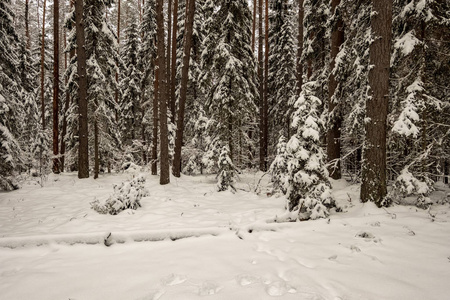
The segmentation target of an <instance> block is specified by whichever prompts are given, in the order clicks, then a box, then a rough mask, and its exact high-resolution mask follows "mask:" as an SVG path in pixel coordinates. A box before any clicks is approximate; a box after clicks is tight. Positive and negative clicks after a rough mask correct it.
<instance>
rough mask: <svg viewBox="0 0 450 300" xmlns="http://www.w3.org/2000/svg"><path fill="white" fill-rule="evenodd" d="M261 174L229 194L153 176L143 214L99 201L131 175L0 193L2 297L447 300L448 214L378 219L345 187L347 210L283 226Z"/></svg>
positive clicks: (53, 180)
mask: <svg viewBox="0 0 450 300" xmlns="http://www.w3.org/2000/svg"><path fill="white" fill-rule="evenodd" d="M261 175H262V174H261V173H256V174H254V173H246V174H244V175H242V176H241V181H240V183H239V184H238V191H237V193H235V194H233V193H231V192H220V193H219V192H216V190H215V183H216V180H215V178H214V176H212V175H211V176H196V177H188V176H182V177H181V178H179V179H176V178H172V179H171V180H172V182H171V184H169V185H165V186H160V185H159V178H158V177H156V176H151V175H149V174H147V175H145V177H146V178H147V182H146V187H147V189H148V191H149V196H147V197H144V198H142V200H141V204H142V207H141V208H139V209H137V210H136V211H132V210H125V211H123V212H121V213H120V214H118V215H115V216H112V215H101V214H98V213H97V212H96V211H94V210H93V209H91V206H90V202H92V201H94V200H95V199H103V198H106V197H108V196H109V195H110V194H112V192H113V188H112V185H113V184H118V183H121V182H123V181H125V180H130V179H131V178H132V176H133V173H125V174H115V175H104V176H101V177H100V178H99V179H97V180H94V179H84V180H78V179H77V177H76V174H73V173H69V174H61V175H51V176H50V177H49V179H48V181H46V182H45V186H44V187H43V188H41V187H40V186H39V185H38V184H37V183H36V182H33V181H28V182H26V183H25V184H24V186H23V188H22V189H20V190H17V191H14V192H0V299H11V300H13V299H14V300H17V299H27V300H28V299H43V300H44V299H45V300H51V299H73V300H85V299H110V300H111V299H117V300H124V299H131V300H138V299H141V300H142V299H148V300H150V299H162V300H164V299H199V298H206V299H233V300H239V299H243V300H247V299H272V298H273V297H279V298H281V299H311V300H312V299H315V300H322V299H327V300H328V299H331V300H338V299H339V300H344V299H345V300H349V299H355V300H356V299H358V300H361V299H374V300H378V299H384V300H389V299H392V300H394V299H395V300H398V299H408V300H411V299H418V300H419V299H420V300H421V299H429V300H431V299H448V295H449V294H450V285H449V278H450V205H449V204H443V205H433V206H432V207H431V210H430V211H425V210H421V209H418V208H416V207H414V206H400V205H396V206H393V207H390V208H388V209H379V208H376V207H375V206H374V205H373V204H371V203H368V204H361V203H359V185H351V184H349V183H347V182H345V180H341V181H334V182H333V188H334V189H333V193H334V196H335V198H336V200H337V202H338V204H339V205H340V206H341V207H344V208H345V209H344V212H341V213H332V215H331V216H330V218H329V219H320V220H316V221H307V222H291V223H273V220H274V219H275V218H276V217H277V216H281V215H283V214H284V213H285V209H284V206H285V199H284V198H283V197H279V198H277V197H268V196H267V195H266V188H267V185H268V178H267V176H266V177H264V178H263V181H262V182H261V186H262V192H261V193H260V195H257V194H256V193H254V192H253V191H254V189H255V186H256V185H257V183H258V181H259V179H260V177H261ZM449 192H450V191H449V189H448V187H446V186H444V185H442V184H438V185H437V191H436V192H434V194H433V195H432V196H431V198H432V199H434V200H442V199H444V197H449V195H448V193H449ZM105 244H106V245H108V246H106V245H105Z"/></svg>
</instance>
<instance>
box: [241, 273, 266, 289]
mask: <svg viewBox="0 0 450 300" xmlns="http://www.w3.org/2000/svg"><path fill="white" fill-rule="evenodd" d="M236 281H237V282H238V283H239V284H240V285H241V286H246V285H250V284H255V283H259V282H261V278H260V277H259V276H255V275H250V274H242V275H238V276H236Z"/></svg>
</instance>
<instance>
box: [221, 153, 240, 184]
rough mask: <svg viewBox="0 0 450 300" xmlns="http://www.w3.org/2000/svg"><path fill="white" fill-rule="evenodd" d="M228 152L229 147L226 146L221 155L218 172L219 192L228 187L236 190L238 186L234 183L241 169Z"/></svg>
mask: <svg viewBox="0 0 450 300" xmlns="http://www.w3.org/2000/svg"><path fill="white" fill-rule="evenodd" d="M228 153H229V150H228V148H227V147H226V146H224V147H223V148H222V151H221V152H220V156H219V162H218V166H219V173H218V174H217V190H218V191H219V192H222V191H226V190H228V189H231V191H232V192H236V187H235V186H234V185H235V183H236V179H237V173H238V172H239V171H238V170H237V168H236V167H235V166H234V164H233V162H232V161H231V158H230V156H229V154H228Z"/></svg>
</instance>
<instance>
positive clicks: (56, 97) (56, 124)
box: [53, 0, 59, 174]
mask: <svg viewBox="0 0 450 300" xmlns="http://www.w3.org/2000/svg"><path fill="white" fill-rule="evenodd" d="M58 104H59V0H54V2H53V156H54V158H53V173H55V174H58V173H59V157H58V155H59V142H58V138H59V105H58Z"/></svg>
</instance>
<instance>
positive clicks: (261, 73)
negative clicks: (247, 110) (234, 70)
mask: <svg viewBox="0 0 450 300" xmlns="http://www.w3.org/2000/svg"><path fill="white" fill-rule="evenodd" d="M258 17H259V18H258V34H259V36H258V81H259V169H260V170H261V171H264V166H265V157H264V58H263V43H264V36H263V26H262V20H263V0H259V3H258Z"/></svg>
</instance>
